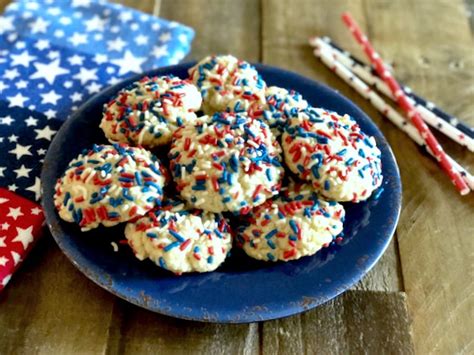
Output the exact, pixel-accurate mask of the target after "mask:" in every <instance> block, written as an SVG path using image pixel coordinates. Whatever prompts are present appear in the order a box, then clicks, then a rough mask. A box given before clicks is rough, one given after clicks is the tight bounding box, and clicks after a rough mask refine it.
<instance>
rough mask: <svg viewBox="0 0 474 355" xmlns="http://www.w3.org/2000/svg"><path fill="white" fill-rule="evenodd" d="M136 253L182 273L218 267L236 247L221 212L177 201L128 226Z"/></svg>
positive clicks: (128, 237)
mask: <svg viewBox="0 0 474 355" xmlns="http://www.w3.org/2000/svg"><path fill="white" fill-rule="evenodd" d="M125 237H126V238H127V240H128V243H129V245H130V246H131V247H132V249H133V251H134V253H135V256H136V257H137V258H138V259H140V260H145V259H150V260H151V261H153V262H154V263H155V264H156V265H158V266H159V267H161V268H163V269H166V270H169V271H171V272H174V273H176V274H181V273H184V272H208V271H214V270H215V269H217V268H218V267H219V265H221V264H222V263H223V262H224V260H225V258H226V256H227V254H228V253H229V251H230V249H231V247H232V237H231V234H230V230H229V227H228V225H227V223H226V220H225V219H224V217H223V216H222V215H221V214H214V213H211V212H204V211H202V210H195V209H188V208H186V206H185V205H184V204H183V203H181V202H177V201H167V202H165V203H164V206H162V207H161V208H157V209H155V210H152V211H150V212H148V213H147V215H146V216H145V217H143V218H141V219H139V220H138V221H136V222H130V223H128V224H127V226H126V227H125Z"/></svg>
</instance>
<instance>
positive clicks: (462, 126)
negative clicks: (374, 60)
mask: <svg viewBox="0 0 474 355" xmlns="http://www.w3.org/2000/svg"><path fill="white" fill-rule="evenodd" d="M317 39H318V37H312V38H310V40H309V43H310V44H311V45H312V46H314V44H315V43H316V41H317ZM321 39H322V40H323V41H324V42H325V43H326V44H328V45H329V46H331V47H332V48H333V49H334V50H335V51H337V52H339V53H341V54H342V55H344V56H345V57H348V58H349V59H350V60H352V61H353V62H354V64H355V65H358V66H360V67H362V68H363V69H365V71H366V72H368V73H370V74H371V76H373V77H377V72H376V71H375V70H374V68H373V67H372V66H370V65H367V64H365V63H364V62H363V61H362V60H360V59H359V58H357V57H354V56H353V55H352V54H351V53H350V52H348V51H346V50H344V49H343V48H342V47H341V46H339V45H338V44H337V43H335V42H334V41H333V40H332V39H330V38H329V37H322V38H321ZM342 62H343V64H344V61H342ZM344 65H346V64H344ZM350 67H352V66H351V65H350ZM361 78H362V77H361ZM362 79H363V80H364V81H365V79H364V78H362ZM387 89H388V88H387ZM402 89H403V91H404V92H405V93H406V94H407V95H408V96H409V97H411V98H412V99H413V100H414V101H415V102H416V103H417V104H419V105H422V106H424V107H426V108H427V109H428V110H430V111H431V112H433V113H434V114H435V115H436V116H438V117H439V118H441V119H442V120H444V121H446V122H448V123H449V124H450V125H451V126H454V127H456V128H457V129H459V130H460V131H461V132H463V133H464V134H465V135H466V136H468V137H470V138H472V139H474V127H471V126H470V125H468V124H467V123H465V122H463V121H461V120H459V119H458V118H457V117H455V116H452V115H450V114H448V113H446V112H444V111H443V110H442V109H441V108H439V107H437V106H436V105H435V104H434V103H433V102H431V101H429V100H427V99H425V98H423V97H421V96H420V95H418V94H416V93H414V92H413V91H412V90H411V88H409V87H408V86H403V85H402Z"/></svg>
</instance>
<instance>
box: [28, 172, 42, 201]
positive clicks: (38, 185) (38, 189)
mask: <svg viewBox="0 0 474 355" xmlns="http://www.w3.org/2000/svg"><path fill="white" fill-rule="evenodd" d="M25 190H28V191H31V192H34V193H35V199H36V200H37V201H38V200H39V199H40V197H41V181H40V179H39V178H37V177H35V183H34V184H33V185H31V186H29V187H27V188H26V189H25Z"/></svg>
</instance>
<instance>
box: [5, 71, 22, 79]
mask: <svg viewBox="0 0 474 355" xmlns="http://www.w3.org/2000/svg"><path fill="white" fill-rule="evenodd" d="M17 76H20V73H19V72H18V70H16V69H7V70H5V73H4V74H3V77H4V78H5V79H10V80H13V79H15V78H16V77H17Z"/></svg>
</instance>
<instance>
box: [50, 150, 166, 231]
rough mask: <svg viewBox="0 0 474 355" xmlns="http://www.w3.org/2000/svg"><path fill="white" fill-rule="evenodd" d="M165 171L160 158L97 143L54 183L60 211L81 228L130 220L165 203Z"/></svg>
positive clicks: (83, 153)
mask: <svg viewBox="0 0 474 355" xmlns="http://www.w3.org/2000/svg"><path fill="white" fill-rule="evenodd" d="M164 184H165V176H164V174H163V171H162V166H161V165H160V162H159V161H158V159H157V158H156V157H154V156H153V155H152V154H151V153H150V152H148V151H146V150H144V149H142V148H134V147H129V146H127V145H124V144H114V145H94V146H93V147H92V149H90V150H87V149H86V150H84V151H83V152H82V153H81V154H80V155H79V156H78V157H77V158H75V159H73V160H72V161H71V162H70V163H69V165H68V167H67V169H66V171H65V172H64V174H63V176H62V177H61V178H59V179H58V181H57V183H56V191H55V194H54V203H55V206H56V209H57V210H58V211H59V215H60V216H61V218H62V219H64V220H65V221H68V222H75V223H76V224H78V225H79V226H80V227H81V230H82V231H87V230H90V229H93V228H96V227H98V226H99V225H101V224H102V225H104V226H107V227H110V226H114V225H116V224H118V223H121V222H126V221H128V220H130V219H133V218H135V217H137V216H142V215H144V214H145V213H146V212H147V211H149V210H151V209H152V208H154V207H155V206H157V205H159V204H160V203H161V200H162V198H163V186H164Z"/></svg>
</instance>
